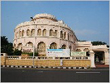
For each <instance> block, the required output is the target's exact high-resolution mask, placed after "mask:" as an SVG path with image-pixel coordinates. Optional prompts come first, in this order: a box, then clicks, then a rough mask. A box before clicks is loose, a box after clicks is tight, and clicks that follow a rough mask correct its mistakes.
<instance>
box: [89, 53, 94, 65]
mask: <svg viewBox="0 0 110 83" xmlns="http://www.w3.org/2000/svg"><path fill="white" fill-rule="evenodd" d="M90 58H91V67H95V61H94V52H93V51H90Z"/></svg>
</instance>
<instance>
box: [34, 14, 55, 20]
mask: <svg viewBox="0 0 110 83" xmlns="http://www.w3.org/2000/svg"><path fill="white" fill-rule="evenodd" d="M39 18H47V19H53V20H57V19H56V17H55V16H53V15H51V14H47V13H42V14H37V15H35V16H34V19H39Z"/></svg>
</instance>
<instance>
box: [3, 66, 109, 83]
mask: <svg viewBox="0 0 110 83" xmlns="http://www.w3.org/2000/svg"><path fill="white" fill-rule="evenodd" d="M1 81H2V82H108V81H109V70H108V69H86V70H84V69H82V70H81V69H80V70H78V69H74V70H73V69H23V68H21V69H20V68H19V69H17V68H1Z"/></svg>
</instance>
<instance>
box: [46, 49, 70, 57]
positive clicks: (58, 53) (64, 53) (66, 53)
mask: <svg viewBox="0 0 110 83" xmlns="http://www.w3.org/2000/svg"><path fill="white" fill-rule="evenodd" d="M47 56H49V57H70V49H47Z"/></svg>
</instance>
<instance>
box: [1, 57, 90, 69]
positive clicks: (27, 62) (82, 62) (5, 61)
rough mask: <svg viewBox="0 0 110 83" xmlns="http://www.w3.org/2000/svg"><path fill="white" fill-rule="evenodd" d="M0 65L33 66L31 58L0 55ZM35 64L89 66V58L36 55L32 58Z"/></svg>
mask: <svg viewBox="0 0 110 83" xmlns="http://www.w3.org/2000/svg"><path fill="white" fill-rule="evenodd" d="M1 65H12V66H33V59H32V57H31V58H24V59H22V58H21V57H16V58H12V57H11V58H10V57H5V56H1ZM34 65H35V66H47V67H61V66H62V67H88V66H91V61H90V60H89V59H71V58H70V59H53V58H52V59H48V58H47V59H42V58H38V57H36V58H35V59H34Z"/></svg>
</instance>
